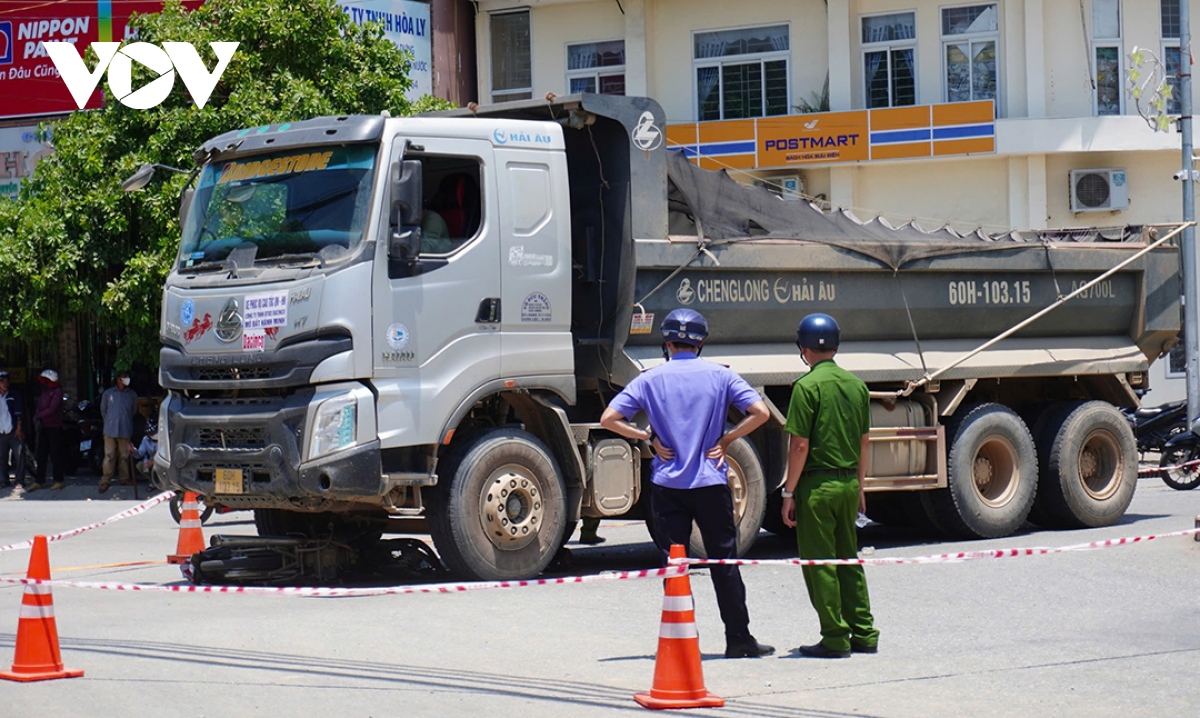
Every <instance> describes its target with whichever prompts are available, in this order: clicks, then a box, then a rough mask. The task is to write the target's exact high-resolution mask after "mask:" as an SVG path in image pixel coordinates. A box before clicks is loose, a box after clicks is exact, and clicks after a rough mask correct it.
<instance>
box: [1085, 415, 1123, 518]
mask: <svg viewBox="0 0 1200 718" xmlns="http://www.w3.org/2000/svg"><path fill="white" fill-rule="evenodd" d="M1078 463H1079V482H1080V484H1081V485H1082V486H1083V490H1084V491H1086V492H1087V494H1088V496H1091V497H1092V498H1093V499H1096V500H1097V501H1102V500H1104V499H1107V498H1109V497H1111V496H1112V495H1113V494H1115V493H1116V492H1117V489H1118V488H1119V487H1120V486H1121V479H1122V473H1123V469H1122V466H1121V445H1120V444H1119V443H1118V442H1117V437H1115V436H1113V435H1112V434H1111V433H1110V432H1108V431H1103V430H1097V431H1093V432H1092V433H1090V434H1088V436H1087V438H1086V439H1084V442H1083V448H1081V449H1080V450H1079V462H1078Z"/></svg>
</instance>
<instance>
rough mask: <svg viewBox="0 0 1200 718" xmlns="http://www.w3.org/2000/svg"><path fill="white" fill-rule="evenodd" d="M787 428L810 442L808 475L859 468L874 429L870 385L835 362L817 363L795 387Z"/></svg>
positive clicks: (793, 388)
mask: <svg viewBox="0 0 1200 718" xmlns="http://www.w3.org/2000/svg"><path fill="white" fill-rule="evenodd" d="M784 428H786V429H787V430H788V432H790V433H792V434H795V435H796V436H799V437H803V438H805V439H808V440H809V442H810V445H809V450H808V461H807V462H806V463H805V465H804V468H805V471H808V470H810V469H847V470H851V469H855V468H857V467H858V460H859V453H860V452H861V449H862V436H863V434H865V433H867V430H868V429H870V428H871V395H870V392H869V391H868V390H867V385H866V384H865V383H864V382H863V380H862V379H859V378H858V377H856V376H854V375H853V374H851V373H850V372H848V371H846V370H845V369H843V368H841V367H840V366H838V365H837V364H835V363H834V361H833V360H832V359H826V360H824V361H820V362H817V365H816V366H814V367H813V368H812V370H811V371H809V372H808V373H807V374H805V375H804V376H802V377H800V378H799V379H797V380H796V383H795V384H793V385H792V403H791V404H790V405H789V406H788V417H787V426H786V427H784Z"/></svg>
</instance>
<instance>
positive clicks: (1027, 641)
mask: <svg viewBox="0 0 1200 718" xmlns="http://www.w3.org/2000/svg"><path fill="white" fill-rule="evenodd" d="M143 495H144V494H143ZM131 497H132V494H131V493H130V492H129V489H128V488H127V487H123V488H114V490H113V491H110V492H109V493H108V494H105V495H104V496H103V497H100V496H99V495H98V494H96V493H95V490H94V487H92V486H90V485H85V484H83V483H73V484H72V485H71V486H69V487H68V488H67V489H66V490H64V491H62V492H37V493H35V494H32V495H24V496H23V495H21V494H20V493H16V494H13V493H12V492H10V491H9V490H7V489H4V490H0V545H4V544H8V543H11V542H14V541H19V540H24V539H27V538H29V537H30V536H31V535H33V534H34V533H55V532H59V531H63V530H66V529H70V528H74V527H76V526H81V525H85V524H88V523H91V522H93V521H98V520H101V519H104V518H107V517H109V516H111V515H113V514H115V513H118V512H119V511H121V510H123V509H125V508H129V507H130V506H133V505H134V502H133V501H132V500H131ZM1198 513H1200V491H1195V492H1188V493H1182V492H1176V491H1172V490H1170V489H1168V488H1167V487H1165V486H1164V485H1163V484H1162V483H1161V482H1160V481H1158V480H1157V479H1144V480H1143V481H1141V482H1140V486H1139V488H1138V491H1137V494H1136V496H1135V498H1134V502H1133V506H1132V507H1131V508H1130V511H1129V513H1128V515H1127V516H1126V517H1125V520H1124V522H1123V523H1121V524H1119V525H1117V526H1112V527H1108V528H1104V529H1094V530H1087V531H1066V532H1042V531H1037V530H1035V529H1034V528H1033V527H1027V528H1028V530H1027V531H1026V532H1024V533H1021V534H1019V535H1016V536H1012V537H1009V538H1006V539H1002V540H994V541H977V542H962V543H950V544H945V543H929V542H926V541H925V540H923V539H922V538H921V537H919V536H914V535H911V534H906V533H904V532H899V531H895V530H888V529H885V528H883V527H879V526H871V527H868V528H867V529H864V530H863V532H862V534H861V543H862V544H863V545H871V546H874V547H875V549H876V552H875V555H876V556H918V555H927V554H934V553H942V552H945V551H951V550H953V551H959V550H965V549H983V548H996V547H1026V546H1061V545H1068V544H1075V543H1080V542H1085V541H1092V540H1096V539H1102V538H1115V537H1120V536H1135V535H1145V534H1151V533H1163V532H1168V531H1175V530H1180V529H1186V528H1191V527H1192V526H1193V524H1194V519H1195V517H1196V515H1197V514H1198ZM248 519H249V514H248V513H231V514H226V515H219V516H215V517H214V520H213V521H210V523H209V525H208V526H207V527H206V528H205V535H206V538H207V536H209V535H210V534H211V533H213V532H221V533H245V534H251V533H253V525H252V524H251V523H250V522H249V521H248ZM600 532H601V534H602V535H604V536H606V537H607V538H608V542H607V543H606V544H604V545H603V546H598V547H581V546H577V545H575V546H573V548H574V550H575V564H574V570H575V572H578V573H597V572H600V571H608V570H623V569H633V568H646V567H652V566H654V565H655V561H656V555H655V553H654V551H653V550H652V548H651V546H650V545H649V543H648V542H647V540H646V534H645V529H644V527H643V526H642V525H641V524H639V523H633V522H608V523H605V524H603V525H602V527H601V531H600ZM176 536H177V528H176V526H175V524H174V523H173V522H172V521H171V518H170V516H169V515H168V512H167V509H166V507H165V506H160V507H155V509H153V510H152V511H150V512H148V513H146V514H143V515H140V516H135V517H133V518H129V519H126V520H123V521H121V522H119V523H116V524H113V525H110V526H107V527H104V528H100V529H96V530H94V531H89V532H87V533H85V534H82V535H80V536H76V537H73V538H70V539H66V540H63V541H58V542H54V543H52V544H51V545H50V560H51V565H52V567H54V577H55V578H59V579H77V580H91V581H119V582H130V583H132V582H138V583H156V584H162V583H172V582H178V581H179V580H180V577H179V572H178V569H177V568H176V567H173V566H167V565H163V564H155V565H151V566H143V567H108V568H104V567H100V566H102V565H107V564H117V563H126V562H135V561H161V560H162V559H163V558H164V556H165V555H166V554H168V553H172V552H173V550H174V548H175V541H176ZM793 551H794V542H793V543H792V545H791V546H789V545H788V541H786V540H785V539H782V538H779V537H772V536H770V535H768V534H763V537H762V538H761V539H760V541H759V542H758V544H757V546H756V548H755V552H754V555H755V556H756V557H766V558H770V557H785V556H789V555H793V554H792V552H793ZM27 562H28V551H8V552H3V553H0V574H2V575H20V574H23V573H24V570H25V566H26V563H27ZM697 573H701V572H697ZM744 576H745V579H746V583H747V588H748V592H749V603H750V612H751V621H752V623H751V629H752V630H753V631H754V633H755V634H756V635H757V636H758V638H759V639H760V640H762V641H763V642H766V643H770V644H773V645H775V646H777V647H778V649H779V651H778V653H777V655H776V656H774V657H770V658H764V659H757V660H732V661H731V660H725V659H723V658H720V657H719V656H720V654H721V652H722V650H723V648H724V641H723V634H722V628H721V623H720V619H719V617H718V614H717V610H716V605H715V599H714V597H713V592H712V588H711V585H710V583H709V581H708V579H707V577H705V576H703V575H693V578H692V584H693V591H694V593H695V596H696V604H697V609H696V612H697V621H698V625H699V629H700V634H701V638H700V644H701V650H702V652H703V654H704V659H705V660H704V663H703V669H704V677H705V679H706V684H707V686H708V688H709V690H710V691H712V692H713V693H716V694H718V695H720V696H723V697H724V698H725V699H726V700H727V704H726V707H725V708H722V709H710V710H706V711H705V714H706V715H714V716H716V715H721V716H769V717H772V718H775V717H778V718H783V717H787V716H805V717H813V718H837V717H840V716H887V717H889V718H892V717H895V718H900V717H905V716H920V717H922V718H924V717H927V716H1035V715H1036V716H1088V717H1089V718H1100V717H1103V716H1114V717H1117V716H1120V717H1121V718H1126V717H1129V716H1155V717H1161V716H1184V715H1194V714H1195V712H1196V706H1198V705H1200V680H1198V679H1197V678H1196V676H1195V673H1196V671H1195V668H1194V666H1195V664H1193V663H1192V661H1194V660H1196V659H1197V658H1200V621H1198V620H1197V619H1198V616H1197V613H1198V611H1197V596H1198V595H1200V543H1196V542H1194V541H1192V540H1191V539H1190V538H1174V539H1167V540H1161V541H1153V542H1150V543H1146V544H1138V545H1132V546H1122V547H1116V548H1110V549H1104V550H1099V551H1092V552H1086V553H1071V554H1059V555H1051V556H1041V557H1022V558H1005V559H999V560H996V559H989V560H980V561H969V562H961V563H945V564H932V565H915V566H914V565H907V566H878V567H871V568H869V569H868V580H869V583H870V589H871V596H872V599H873V602H874V609H875V615H876V617H877V622H878V625H879V627H880V629H881V631H882V639H881V644H880V653H878V654H877V655H855V656H854V657H853V658H851V659H849V660H836V661H829V660H824V661H823V660H818V659H807V658H799V657H796V654H795V653H794V649H795V647H796V646H798V645H800V644H803V643H811V642H813V641H815V640H816V639H817V638H818V634H817V624H816V618H815V616H814V615H813V612H812V609H811V607H809V605H808V601H807V596H806V594H805V590H804V583H803V579H802V577H801V574H800V571H799V569H796V568H791V567H777V566H772V567H751V568H747V569H744ZM21 590H22V589H21V588H20V587H17V586H12V585H0V664H3V667H4V668H7V667H8V666H9V665H10V664H11V659H12V656H13V646H14V642H15V633H16V630H15V629H16V625H17V617H18V611H19V606H20V602H21ZM661 593H662V586H661V582H659V581H657V580H646V581H625V582H611V583H595V584H584V585H568V586H549V587H537V588H525V589H510V590H492V591H476V592H469V593H461V594H447V595H401V596H380V597H369V598H338V599H328V598H327V599H322V598H291V597H278V596H271V597H267V596H245V595H215V594H214V595H195V594H192V595H188V594H154V593H129V592H117V591H99V590H90V589H77V588H59V589H56V590H55V591H54V604H55V611H56V615H57V623H58V631H59V635H60V637H61V646H62V653H63V657H64V661H65V663H66V664H67V667H69V668H82V669H84V670H85V671H86V673H85V675H84V677H83V678H76V679H68V680H58V681H50V682H44V683H33V684H16V683H9V682H4V681H0V715H3V716H5V717H6V718H7V717H12V718H23V717H25V716H29V717H33V716H45V715H51V716H89V717H94V716H116V715H130V714H132V715H158V716H289V717H290V716H321V717H322V718H329V717H331V716H444V715H472V716H488V718H492V717H497V718H499V717H503V716H522V717H526V716H542V715H544V716H556V717H558V716H600V715H612V714H615V713H618V712H625V713H635V712H641V711H642V709H641V708H640V707H638V706H637V705H636V704H635V703H634V702H633V701H632V699H631V694H632V693H634V692H636V691H640V690H646V689H648V688H649V687H650V684H651V681H652V677H653V674H654V651H655V647H656V644H657V634H658V622H659V612H660V606H661Z"/></svg>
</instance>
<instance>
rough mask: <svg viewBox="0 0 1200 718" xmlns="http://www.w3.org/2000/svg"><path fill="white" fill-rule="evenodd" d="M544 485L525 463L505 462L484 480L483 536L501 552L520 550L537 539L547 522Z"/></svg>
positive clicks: (481, 516)
mask: <svg viewBox="0 0 1200 718" xmlns="http://www.w3.org/2000/svg"><path fill="white" fill-rule="evenodd" d="M545 514H546V509H545V504H543V502H542V486H541V483H540V482H539V481H538V479H537V477H536V476H535V475H534V474H533V472H532V471H530V470H529V469H528V468H526V467H524V466H518V465H517V464H506V465H504V466H501V467H499V468H498V469H496V470H495V471H493V472H492V473H491V475H490V476H488V478H487V480H486V481H484V482H483V492H482V494H481V495H480V497H479V522H480V524H481V525H482V527H483V531H484V535H486V536H487V537H488V540H489V541H491V542H492V545H494V546H495V547H496V548H498V549H500V550H502V551H517V550H520V549H522V548H524V547H526V546H528V545H529V544H530V543H532V542H533V541H535V540H536V539H537V535H538V530H539V529H540V528H541V526H542V524H543V523H544V521H545Z"/></svg>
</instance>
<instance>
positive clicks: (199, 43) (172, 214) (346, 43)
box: [0, 0, 448, 367]
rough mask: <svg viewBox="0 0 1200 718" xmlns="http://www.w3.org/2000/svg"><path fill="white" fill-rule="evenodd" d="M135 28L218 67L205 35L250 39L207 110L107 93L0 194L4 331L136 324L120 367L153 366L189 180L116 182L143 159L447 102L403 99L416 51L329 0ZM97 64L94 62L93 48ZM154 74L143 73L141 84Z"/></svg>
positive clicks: (210, 13) (185, 97) (165, 18)
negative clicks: (305, 124) (75, 320)
mask: <svg viewBox="0 0 1200 718" xmlns="http://www.w3.org/2000/svg"><path fill="white" fill-rule="evenodd" d="M131 26H132V27H134V28H136V29H137V31H138V39H139V40H142V41H145V42H151V43H156V44H157V43H161V42H164V41H182V42H190V43H192V44H193V45H194V46H195V47H196V48H197V49H198V50H200V54H201V57H203V58H204V59H205V62H206V64H207V65H208V66H209V68H210V69H211V68H212V67H213V66H214V65H215V62H216V57H215V56H214V55H213V54H212V52H211V50H210V48H209V47H208V43H209V42H218V41H229V40H236V41H238V42H240V43H241V44H240V45H239V46H238V49H237V53H236V54H235V55H234V57H233V59H232V61H231V62H230V63H229V67H228V68H227V69H226V71H225V74H224V75H223V76H222V78H221V81H220V82H219V83H218V84H217V87H216V89H215V90H214V92H213V94H212V96H211V97H210V98H209V101H208V104H206V105H205V107H204V108H203V109H198V108H197V107H195V105H194V104H193V101H192V98H191V96H190V95H189V94H188V93H187V90H186V88H184V86H183V83H182V82H181V81H178V80H177V81H176V83H175V90H174V91H173V92H172V93H171V96H170V97H169V98H168V99H167V100H166V101H165V102H164V103H163V104H162V105H160V106H159V107H157V108H154V109H150V110H132V109H129V108H127V107H125V106H124V105H122V104H120V103H117V102H111V103H108V104H107V105H105V107H103V108H102V109H99V110H93V111H87V112H76V113H74V114H72V115H71V116H70V117H69V118H68V119H66V120H65V121H63V122H60V123H58V124H56V125H54V127H53V143H54V147H55V150H56V152H55V154H54V155H53V156H51V157H48V158H46V159H44V160H42V161H41V162H40V163H39V164H38V166H37V170H36V172H35V174H34V176H33V177H32V178H31V179H29V180H27V181H25V182H24V183H23V184H22V186H21V195H20V197H19V198H18V199H17V200H7V199H3V198H0V331H3V332H5V333H6V334H7V335H8V336H15V337H20V338H24V339H30V340H32V339H44V338H52V337H54V336H55V335H56V333H57V331H58V330H59V329H61V327H62V326H63V325H64V324H65V323H66V322H67V321H68V320H69V319H70V318H72V317H76V316H83V317H89V318H91V319H92V320H93V321H94V323H95V324H96V325H98V326H107V327H113V328H124V329H125V330H127V337H126V340H125V342H124V344H123V345H122V347H121V349H120V353H119V355H118V359H117V361H118V363H119V364H123V365H128V364H129V363H131V362H134V361H141V362H145V363H147V364H148V365H150V366H152V367H153V366H157V363H158V346H159V342H158V324H159V307H160V302H161V293H162V286H163V281H164V279H165V278H166V275H167V273H168V271H169V268H170V266H171V264H172V262H173V261H174V259H175V255H176V252H177V248H178V243H179V222H178V210H179V205H178V201H179V193H180V191H181V190H182V188H183V185H184V182H185V177H184V176H183V175H169V176H167V177H163V174H162V173H160V174H159V175H158V178H157V179H156V180H155V181H154V182H152V183H151V184H150V186H149V187H147V188H146V189H145V190H143V191H141V192H133V193H128V194H126V193H123V192H122V191H121V180H123V179H124V178H125V177H128V176H129V175H130V174H132V173H133V172H134V171H135V170H136V169H137V168H138V167H139V166H141V165H142V164H143V163H161V164H165V165H170V166H174V167H179V168H185V169H188V168H191V167H192V159H191V156H192V152H193V151H194V150H195V149H196V148H197V147H199V146H200V145H201V144H202V143H203V142H204V141H205V140H206V139H208V138H210V137H213V136H215V135H218V134H220V133H222V132H227V131H229V130H232V129H237V128H242V127H254V126H259V125H265V124H272V123H280V122H287V121H292V120H302V119H307V118H309V117H316V116H319V115H332V114H354V113H367V114H377V113H379V112H381V111H383V110H388V111H389V112H391V113H392V114H393V115H407V114H411V113H413V112H420V111H426V110H429V109H440V108H442V107H446V106H448V104H447V103H445V102H444V101H441V100H437V99H434V98H430V97H425V98H423V99H422V100H421V101H420V102H418V103H415V104H414V103H410V102H409V101H408V100H407V99H405V97H404V92H405V91H406V90H407V89H408V88H409V87H410V86H411V81H410V80H409V79H408V64H409V60H410V58H409V57H408V55H407V54H406V53H403V52H401V51H400V50H399V49H398V48H396V46H395V45H393V44H392V43H391V42H389V41H388V40H386V39H384V37H383V32H382V30H381V29H380V28H379V27H378V26H369V27H359V26H357V25H355V24H353V23H352V22H350V20H349V18H348V17H347V16H346V14H345V13H344V12H343V11H342V10H341V9H340V8H339V7H338V6H337V5H336V4H335V3H334V2H333V0H209V2H207V3H206V4H205V5H203V6H201V7H200V8H199V9H196V10H194V11H191V12H188V11H185V10H184V9H183V8H182V7H180V6H179V5H178V3H176V2H174V0H172V3H171V4H169V5H167V7H166V8H164V10H163V12H162V13H161V14H158V15H144V16H141V17H138V18H136V19H135V20H134V21H133V22H132V23H131ZM88 64H89V67H94V66H95V56H94V54H93V53H92V52H91V51H90V50H89V52H88ZM139 69H141V68H139ZM149 79H152V78H150V77H149V76H148V75H145V74H143V75H142V76H141V77H140V78H139V76H138V74H137V73H136V72H135V76H134V87H140V86H141V85H142V84H144V83H145V82H146V81H148V80H149Z"/></svg>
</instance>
